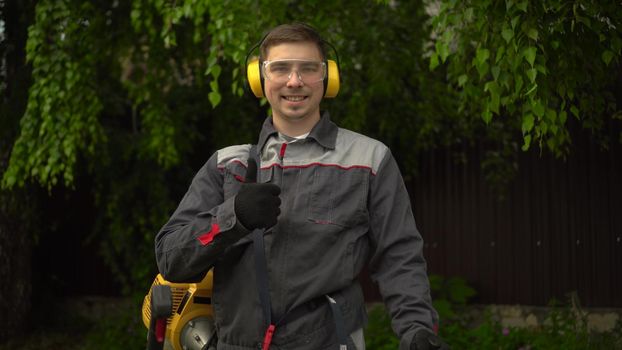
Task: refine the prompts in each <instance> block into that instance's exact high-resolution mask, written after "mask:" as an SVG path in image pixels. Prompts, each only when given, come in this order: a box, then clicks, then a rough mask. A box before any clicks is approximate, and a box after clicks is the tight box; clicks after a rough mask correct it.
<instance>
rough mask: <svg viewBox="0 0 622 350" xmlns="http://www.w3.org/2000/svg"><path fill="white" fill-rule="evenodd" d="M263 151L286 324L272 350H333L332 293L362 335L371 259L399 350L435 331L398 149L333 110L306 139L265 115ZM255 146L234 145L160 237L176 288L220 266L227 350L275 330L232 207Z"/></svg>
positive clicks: (272, 257)
mask: <svg viewBox="0 0 622 350" xmlns="http://www.w3.org/2000/svg"><path fill="white" fill-rule="evenodd" d="M257 148H258V150H259V152H260V169H259V171H258V182H270V183H275V184H277V185H279V186H280V187H281V191H282V192H281V195H280V197H281V201H282V204H281V215H280V216H279V220H278V223H277V225H276V226H274V227H273V228H271V229H269V230H268V231H267V232H266V234H265V236H264V241H265V252H266V259H267V265H268V274H269V286H270V298H271V303H272V320H273V322H280V323H279V324H278V325H277V327H276V331H275V333H274V337H273V341H272V345H271V349H302V350H305V349H309V350H317V349H334V348H335V347H336V344H337V339H336V335H335V324H334V322H333V317H332V314H331V311H330V307H329V305H328V303H327V302H321V300H322V297H323V296H324V295H330V296H331V297H333V298H334V299H335V300H336V301H337V302H338V303H339V305H340V309H341V311H342V314H343V318H344V323H345V328H346V331H347V332H348V333H347V334H350V333H351V332H353V331H354V330H356V329H359V328H361V327H363V326H364V325H365V323H366V321H367V316H366V312H365V306H364V300H363V294H362V291H361V287H360V285H359V283H358V281H357V276H358V275H359V273H360V272H361V269H362V268H363V266H364V265H365V264H367V263H368V264H369V270H370V272H371V277H372V279H373V280H374V281H375V282H377V283H378V285H379V288H380V293H381V294H382V297H383V299H384V302H385V304H386V306H387V309H388V311H389V314H390V315H391V318H392V326H393V329H394V331H395V332H396V334H397V335H398V336H399V337H400V339H401V345H400V349H409V346H410V342H411V339H412V337H413V335H414V333H415V332H416V331H417V330H418V329H420V328H421V327H425V328H428V329H433V327H434V325H435V324H436V323H437V322H438V316H437V313H436V311H435V310H434V308H433V307H432V304H431V299H430V289H429V282H428V278H427V274H426V263H425V260H424V258H423V254H422V247H423V241H422V238H421V235H420V234H419V232H418V231H417V228H416V226H415V220H414V217H413V213H412V210H411V206H410V200H409V197H408V194H407V192H406V188H405V186H404V182H403V179H402V177H401V174H400V171H399V169H398V166H397V164H396V162H395V160H394V158H393V156H392V155H391V152H390V150H389V149H388V148H387V147H386V146H385V145H384V144H382V143H380V142H378V141H376V140H373V139H371V138H369V137H366V136H363V135H360V134H357V133H355V132H352V131H349V130H346V129H342V128H339V127H337V126H336V125H335V124H334V123H333V122H331V121H330V118H329V116H328V114H324V115H323V116H322V118H321V120H320V121H319V122H318V124H317V125H315V127H314V128H313V130H312V131H311V132H310V133H309V135H308V136H307V137H306V138H305V139H302V140H294V139H290V138H287V137H284V136H281V135H279V134H278V133H277V132H276V130H275V129H274V126H273V125H272V119H271V118H268V119H266V121H265V122H264V125H263V128H262V130H261V133H260V136H259V141H258V143H257ZM249 149H250V145H237V146H231V147H227V148H224V149H221V150H219V151H217V152H216V153H215V154H214V155H212V157H211V158H210V159H209V160H208V161H207V163H206V164H205V165H204V166H203V167H202V168H201V169H200V170H199V172H198V173H197V174H196V176H195V177H194V179H193V180H192V184H191V185H190V188H189V190H188V192H187V193H186V195H185V196H184V198H183V199H182V201H181V203H180V204H179V207H178V208H177V210H176V211H175V212H174V213H173V215H172V216H171V218H170V220H169V221H168V223H166V225H165V226H164V227H163V228H162V230H161V231H160V232H159V233H158V235H157V237H156V258H157V263H158V268H159V270H160V273H161V274H162V275H163V276H164V277H165V278H166V279H167V280H169V281H178V282H181V281H191V280H196V279H198V278H200V276H201V275H202V274H203V273H205V271H207V269H209V268H212V267H213V271H214V290H213V297H212V300H213V306H214V312H215V323H216V327H217V330H218V336H219V344H218V349H235V350H242V349H256V348H257V344H258V343H260V342H261V341H262V339H263V336H264V332H265V330H266V324H265V320H264V317H263V314H262V309H261V304H260V301H259V297H258V293H257V281H256V280H255V267H254V259H253V248H252V246H253V244H252V238H251V235H249V231H248V230H247V229H246V228H244V227H243V226H242V224H241V223H239V222H238V221H237V219H236V215H235V211H234V201H235V195H236V193H237V192H238V191H239V189H240V186H241V185H242V182H243V181H244V176H245V173H246V164H247V160H248V158H249ZM324 300H325V299H324ZM292 315H293V316H292Z"/></svg>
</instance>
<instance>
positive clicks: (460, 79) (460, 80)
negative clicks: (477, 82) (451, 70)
mask: <svg viewBox="0 0 622 350" xmlns="http://www.w3.org/2000/svg"><path fill="white" fill-rule="evenodd" d="M468 79H469V77H468V76H467V75H466V74H462V75H461V76H459V77H458V86H460V87H462V86H464V84H465V83H466V82H467V80H468Z"/></svg>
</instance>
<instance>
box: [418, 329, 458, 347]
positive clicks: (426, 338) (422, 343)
mask: <svg viewBox="0 0 622 350" xmlns="http://www.w3.org/2000/svg"><path fill="white" fill-rule="evenodd" d="M436 349H440V350H449V345H447V344H446V343H445V342H444V341H443V340H442V339H441V338H439V337H437V336H436V335H435V334H434V333H432V332H430V331H429V330H427V329H421V330H419V331H417V333H415V336H414V337H413V340H412V342H411V343H410V350H436Z"/></svg>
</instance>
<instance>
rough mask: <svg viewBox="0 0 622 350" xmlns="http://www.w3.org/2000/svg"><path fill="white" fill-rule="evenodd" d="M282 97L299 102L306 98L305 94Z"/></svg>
mask: <svg viewBox="0 0 622 350" xmlns="http://www.w3.org/2000/svg"><path fill="white" fill-rule="evenodd" d="M283 98H284V99H285V100H287V101H290V102H300V101H303V100H305V99H307V96H283Z"/></svg>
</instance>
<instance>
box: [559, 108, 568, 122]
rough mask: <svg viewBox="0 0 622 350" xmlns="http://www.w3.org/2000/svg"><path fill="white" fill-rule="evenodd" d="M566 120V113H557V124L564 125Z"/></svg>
mask: <svg viewBox="0 0 622 350" xmlns="http://www.w3.org/2000/svg"><path fill="white" fill-rule="evenodd" d="M567 119H568V113H566V111H561V112H559V122H560V123H561V124H562V125H565V124H566V120H567Z"/></svg>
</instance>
